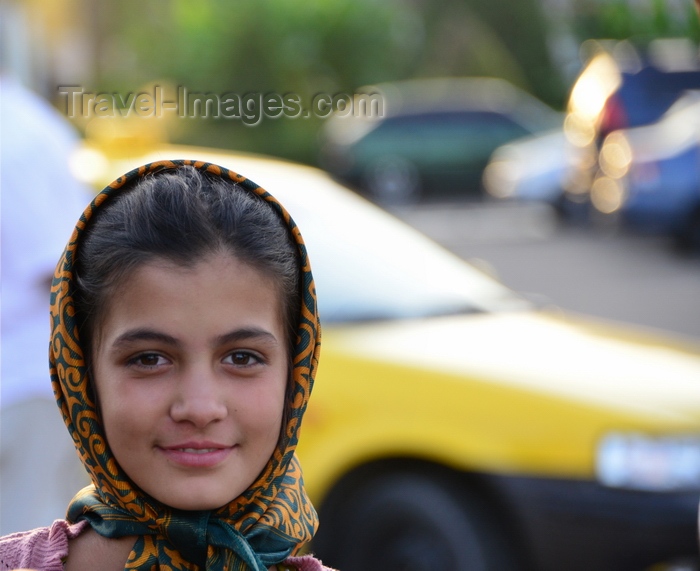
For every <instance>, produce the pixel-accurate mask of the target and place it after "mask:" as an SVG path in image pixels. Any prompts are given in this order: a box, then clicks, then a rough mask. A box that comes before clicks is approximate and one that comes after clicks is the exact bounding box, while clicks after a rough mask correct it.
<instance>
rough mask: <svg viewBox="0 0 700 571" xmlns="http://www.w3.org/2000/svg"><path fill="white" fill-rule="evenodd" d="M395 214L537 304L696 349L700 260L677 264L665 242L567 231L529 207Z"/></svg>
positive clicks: (419, 209) (439, 208) (425, 208)
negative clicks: (687, 341) (664, 334)
mask: <svg viewBox="0 0 700 571" xmlns="http://www.w3.org/2000/svg"><path fill="white" fill-rule="evenodd" d="M395 214H397V215H398V216H399V217H400V218H403V219H404V220H406V221H407V222H409V223H410V224H412V225H413V226H415V227H416V228H418V229H419V230H421V231H422V232H424V233H426V234H427V235H429V236H431V237H432V238H434V239H435V240H436V241H438V242H440V243H441V244H443V245H444V246H445V247H447V248H448V249H450V250H452V251H453V252H455V253H456V254H458V255H460V256H461V257H463V258H465V259H468V260H470V261H476V262H477V263H480V264H482V265H484V266H485V267H487V268H490V269H491V270H492V271H494V272H495V273H496V275H497V276H498V277H499V279H500V280H501V281H502V282H503V283H505V284H506V285H507V286H509V287H511V288H512V289H514V290H516V291H518V292H522V293H525V294H527V295H529V296H531V297H532V298H533V299H535V300H538V301H543V302H547V301H548V302H551V303H554V304H556V305H558V306H560V307H563V308H565V309H568V310H572V311H577V312H583V313H587V314H591V315H596V316H600V317H604V318H610V319H615V320H620V321H625V322H629V323H635V324H638V325H641V326H644V327H652V328H661V329H664V330H667V331H671V332H674V333H678V334H681V335H682V336H690V337H691V340H692V341H693V342H697V343H698V344H700V256H696V257H694V258H688V257H682V256H680V255H678V254H676V253H674V251H673V250H672V248H671V247H670V245H669V243H668V242H667V241H665V240H664V239H661V238H653V237H639V236H630V235H624V234H622V235H621V234H619V233H618V234H614V233H612V232H610V231H608V232H605V231H600V230H599V231H593V230H590V229H584V228H572V227H570V226H564V225H561V224H559V223H558V222H557V219H556V216H555V215H554V213H553V212H552V211H551V210H550V209H549V208H547V207H546V206H543V205H534V204H533V205H516V204H508V203H501V204H493V203H487V204H471V205H470V204H440V205H421V206H415V207H404V208H401V209H398V210H396V211H395Z"/></svg>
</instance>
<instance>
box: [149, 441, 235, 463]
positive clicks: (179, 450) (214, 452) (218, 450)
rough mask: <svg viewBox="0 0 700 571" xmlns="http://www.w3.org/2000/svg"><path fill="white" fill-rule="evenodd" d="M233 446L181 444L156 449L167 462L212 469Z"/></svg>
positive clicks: (223, 458)
mask: <svg viewBox="0 0 700 571" xmlns="http://www.w3.org/2000/svg"><path fill="white" fill-rule="evenodd" d="M234 448H235V446H221V445H220V444H219V445H216V444H213V445H209V444H206V445H196V446H194V445H191V444H183V445H178V446H168V447H167V448H160V447H159V448H158V450H160V451H161V452H162V453H163V454H164V455H165V457H166V458H167V459H168V460H171V461H172V462H174V463H176V464H179V465H180V466H184V467H187V468H212V467H214V466H216V465H217V464H219V463H221V462H223V461H224V460H225V459H226V458H227V457H228V455H229V454H231V452H232V451H233V449H234Z"/></svg>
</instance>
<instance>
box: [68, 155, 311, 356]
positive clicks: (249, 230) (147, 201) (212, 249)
mask: <svg viewBox="0 0 700 571" xmlns="http://www.w3.org/2000/svg"><path fill="white" fill-rule="evenodd" d="M217 252H227V253H230V254H233V255H234V256H236V257H237V258H238V259H239V260H241V261H242V262H244V263H247V264H249V265H250V266H251V267H253V268H255V269H256V270H258V271H260V272H261V273H263V274H264V275H266V276H268V277H270V278H271V279H272V280H273V282H274V284H275V286H276V288H277V291H278V294H279V296H280V299H281V301H282V304H281V305H282V308H281V309H282V312H283V315H282V319H283V324H284V325H285V332H286V335H287V342H288V347H289V355H290V358H292V355H293V345H294V343H295V341H296V327H297V323H298V319H299V312H300V304H301V298H300V296H301V294H300V283H299V282H300V277H299V273H300V269H299V262H298V253H297V249H296V246H295V244H294V243H293V242H292V238H291V236H290V232H289V229H288V228H287V226H286V224H285V223H284V221H283V220H282V219H281V217H280V216H279V215H278V214H277V212H275V211H274V210H273V208H272V207H271V206H270V205H269V204H267V203H266V202H265V201H264V200H263V199H262V198H261V197H259V196H257V195H255V194H254V193H252V192H250V191H247V190H245V189H243V188H241V187H240V186H238V185H237V184H235V183H234V182H233V181H227V180H225V179H222V178H219V177H215V176H211V175H207V174H204V173H201V172H200V171H198V170H196V169H195V168H193V167H188V166H185V167H180V168H178V169H177V170H175V171H164V172H160V173H156V174H153V175H148V176H146V177H144V178H143V179H141V180H139V181H138V182H137V183H136V185H135V186H134V187H133V188H131V189H128V190H126V191H124V192H122V193H121V194H119V195H117V196H115V197H113V198H110V199H108V202H106V203H105V204H103V205H102V206H101V207H100V208H98V209H97V210H96V212H95V214H94V216H93V218H92V219H91V220H90V223H89V226H88V227H87V229H86V235H85V236H84V238H83V239H82V241H81V243H80V245H79V248H78V252H77V260H76V283H77V289H78V291H77V292H75V300H76V310H77V317H78V327H79V332H80V338H81V345H82V346H83V348H84V350H85V357H86V359H87V362H88V366H89V364H90V361H91V351H92V343H93V342H94V340H95V335H96V334H97V333H98V331H99V326H100V321H101V319H103V318H104V308H105V307H107V301H108V298H109V296H110V295H111V294H113V293H114V291H115V289H116V288H117V287H119V285H120V284H122V283H123V280H125V279H128V277H129V276H130V275H131V274H132V272H133V271H134V270H136V269H137V268H138V267H140V266H142V265H143V264H145V263H147V262H149V261H152V260H156V259H164V260H167V261H169V262H172V263H175V264H177V265H180V266H183V267H191V266H194V265H195V264H196V263H197V262H198V261H199V260H201V259H202V258H203V257H205V256H207V255H208V254H214V253H217Z"/></svg>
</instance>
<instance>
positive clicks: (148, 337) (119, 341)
mask: <svg viewBox="0 0 700 571" xmlns="http://www.w3.org/2000/svg"><path fill="white" fill-rule="evenodd" d="M135 341H160V342H161V343H166V344H167V345H172V346H174V347H177V346H179V345H180V341H178V340H177V339H176V338H175V337H173V336H172V335H168V334H167V333H161V332H160V331H154V330H153V329H142V328H139V329H130V330H128V331H125V332H124V333H122V334H121V335H120V336H119V337H117V338H116V339H115V340H114V343H112V347H115V348H118V347H121V346H122V345H129V344H131V343H134V342H135Z"/></svg>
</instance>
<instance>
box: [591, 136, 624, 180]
mask: <svg viewBox="0 0 700 571" xmlns="http://www.w3.org/2000/svg"><path fill="white" fill-rule="evenodd" d="M599 162H600V168H601V170H602V171H603V172H604V173H605V174H606V175H608V176H609V177H611V178H622V177H623V176H625V175H626V174H627V171H629V168H630V164H631V162H632V149H631V148H630V145H629V142H628V141H627V138H626V137H625V136H624V135H623V134H622V133H619V132H615V133H611V134H610V135H608V136H607V137H606V138H605V142H604V143H603V147H602V148H601V150H600V157H599Z"/></svg>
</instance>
